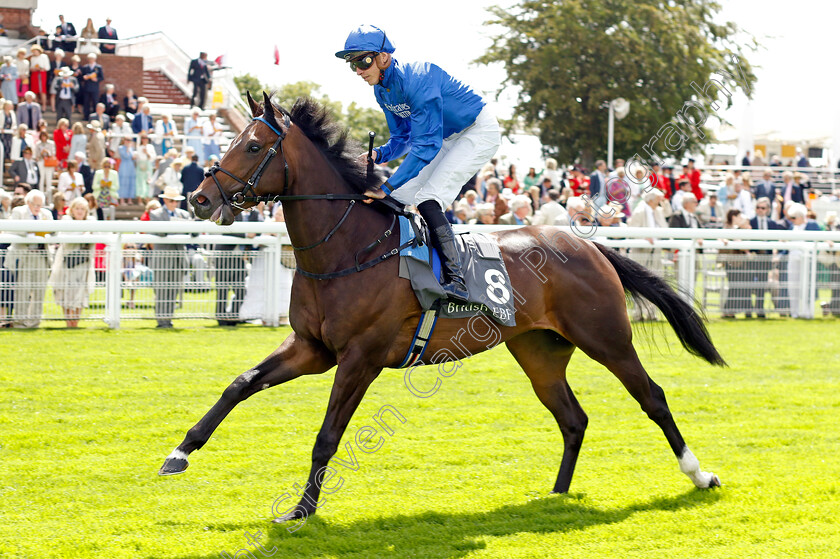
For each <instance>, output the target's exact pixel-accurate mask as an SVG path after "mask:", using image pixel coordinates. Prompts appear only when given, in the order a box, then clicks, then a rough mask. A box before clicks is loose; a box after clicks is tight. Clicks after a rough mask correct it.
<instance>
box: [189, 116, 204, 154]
mask: <svg viewBox="0 0 840 559" xmlns="http://www.w3.org/2000/svg"><path fill="white" fill-rule="evenodd" d="M200 114H201V112H200V111H199V110H198V107H193V109H192V112H191V113H190V117H189V118H187V119H184V134H186V136H187V145H188V146H190V147H192V148H193V149H194V150H195V153H196V154H198V155H199V156H202V157H203V156H204V147H203V145H202V143H201V133H202V125H203V124H204V120H203V119H202V118H201V117H200Z"/></svg>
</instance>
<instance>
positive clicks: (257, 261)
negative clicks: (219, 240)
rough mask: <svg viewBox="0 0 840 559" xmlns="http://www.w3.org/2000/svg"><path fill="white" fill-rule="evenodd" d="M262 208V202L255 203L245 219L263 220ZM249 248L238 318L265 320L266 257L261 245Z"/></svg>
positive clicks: (251, 237) (247, 234) (251, 220)
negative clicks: (243, 294) (249, 261)
mask: <svg viewBox="0 0 840 559" xmlns="http://www.w3.org/2000/svg"><path fill="white" fill-rule="evenodd" d="M264 208H265V203H264V202H260V203H259V204H257V206H255V207H254V208H252V209H251V211H250V212H247V214H246V216H245V221H249V222H252V223H254V222H261V221H265V214H263V210H264ZM245 236H246V237H247V238H249V239H253V238H255V237H256V236H257V234H256V233H246V234H245ZM249 248H250V250H251V270H250V272H249V273H248V277H247V279H246V280H245V299H244V300H243V301H242V306H241V307H240V308H239V320H240V321H246V320H257V321H261V320H265V268H266V257H265V251H264V250H262V249H263V247H262V246H261V245H251V246H250V247H249Z"/></svg>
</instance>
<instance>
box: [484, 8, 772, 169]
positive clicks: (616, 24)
mask: <svg viewBox="0 0 840 559" xmlns="http://www.w3.org/2000/svg"><path fill="white" fill-rule="evenodd" d="M719 10H720V5H719V4H718V3H717V2H714V1H708V0H670V1H656V0H632V1H630V0H586V1H584V0H558V1H554V2H551V1H538V0H526V1H524V2H522V3H521V4H520V5H518V6H516V7H513V8H511V9H510V11H508V10H505V9H502V8H500V7H498V6H495V7H492V8H489V11H490V12H491V14H492V15H493V19H492V20H491V21H488V22H487V24H488V25H499V26H502V27H503V28H504V31H503V32H501V33H500V34H498V35H496V36H495V37H493V44H492V45H491V47H490V49H489V50H488V51H487V52H486V53H485V54H484V56H482V57H480V58H479V59H478V60H477V61H478V62H481V63H484V64H491V63H499V62H500V63H503V64H504V65H505V70H506V73H507V77H506V78H505V80H504V82H503V83H502V84H501V86H502V89H503V88H504V87H506V86H510V85H513V86H517V87H518V88H519V95H518V99H517V104H516V107H515V109H514V116H515V117H516V118H515V121H518V122H519V123H520V125H524V126H526V127H529V128H531V127H535V128H536V129H538V130H539V137H540V140H541V141H542V143H543V145H544V146H546V148H547V151H548V152H549V154H550V155H554V156H556V157H558V158H561V160H563V161H569V162H571V161H576V160H581V161H582V162H583V164H584V165H585V166H587V167H590V168H591V166H592V162H593V160H594V159H595V158H596V157H601V158H605V157H604V155H605V153H606V144H607V141H606V139H607V118H608V112H607V110H606V109H604V108H603V107H604V104H605V103H608V102H609V101H610V100H612V99H616V98H618V97H623V98H625V99H627V100H628V101H630V106H631V112H630V115H629V116H628V118H626V119H624V120H622V121H616V126H615V152H616V153H617V154H620V155H621V156H622V157H624V158H627V157H629V156H631V155H632V154H634V153H639V154H640V155H642V157H643V158H644V159H656V158H657V156H662V155H665V154H667V155H670V156H672V157H680V156H682V154H683V153H685V151H687V150H692V149H696V148H698V147H700V146H702V145H704V144H705V143H707V142H708V141H709V140H710V139H711V138H710V132H709V130H708V128H707V127H706V126H704V123H705V122H706V118H707V117H709V116H711V115H714V114H715V111H716V110H717V109H719V108H720V105H719V104H718V103H717V102H716V100H715V99H714V97H715V93H714V92H713V91H715V92H716V91H717V89H716V88H715V87H710V88H708V89H707V90H706V93H705V94H704V93H703V90H704V87H705V86H706V84H707V83H710V82H709V80H710V79H715V80H717V81H718V82H719V83H720V84H721V85H723V86H725V87H726V90H725V91H726V92H728V93H729V95H728V96H727V95H726V94H724V93H721V94H720V99H721V100H725V102H726V106H730V105H731V103H732V101H731V94H732V93H734V88H736V87H737V88H740V89H742V90H743V91H744V92H745V93H747V94H748V95H749V93H750V92H751V90H752V86H753V84H754V83H755V76H754V75H753V73H752V68H751V66H750V64H749V62H748V61H747V59H746V57H745V56H744V55H743V50H744V48H742V46H741V45H739V44H737V43H736V42H735V36H736V34H738V33H739V32H740V30H739V28H738V26H737V25H735V24H734V23H731V22H728V23H723V24H718V23H715V21H714V19H715V15H716V13H717V12H718V11H719ZM751 41H752V44H751V45H750V46H749V47H747V49H752V50H754V49H755V47H756V46H757V43H756V42H755V40H754V39H751ZM713 74H714V75H713ZM499 91H500V92H501V89H500V90H499ZM680 114H682V117H680ZM704 117H705V118H704ZM677 122H680V123H681V124H682V125H681V126H680V127H679V132H673V131H671V130H670V128H673V126H669V123H671V124H676V123H677ZM669 132H672V133H670V135H668V134H669ZM663 134H666V135H663ZM645 147H647V148H648V150H647V151H649V152H650V155H649V156H647V157H645V155H644V153H643V152H644V151H645V150H644V148H645Z"/></svg>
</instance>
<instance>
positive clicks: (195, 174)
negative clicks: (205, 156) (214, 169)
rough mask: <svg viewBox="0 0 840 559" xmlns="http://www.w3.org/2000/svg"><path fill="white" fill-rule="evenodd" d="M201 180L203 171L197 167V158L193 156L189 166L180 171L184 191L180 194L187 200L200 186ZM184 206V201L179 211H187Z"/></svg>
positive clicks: (185, 202) (185, 204) (185, 203)
mask: <svg viewBox="0 0 840 559" xmlns="http://www.w3.org/2000/svg"><path fill="white" fill-rule="evenodd" d="M203 180H204V169H203V168H202V167H200V166H199V165H198V156H197V155H193V156H192V161H190V164H189V165H187V166H186V167H184V168H183V169H182V170H181V183H183V185H184V189H183V190H182V191H181V194H183V195H184V196H185V197H186V198H187V199H189V197H190V194H192V193H193V192H195V190H196V189H197V188H198V185H199V184H201V181H203ZM186 206H187V201H186V200H184V201H183V202H181V209H184V210H186V209H188V208H187V207H186Z"/></svg>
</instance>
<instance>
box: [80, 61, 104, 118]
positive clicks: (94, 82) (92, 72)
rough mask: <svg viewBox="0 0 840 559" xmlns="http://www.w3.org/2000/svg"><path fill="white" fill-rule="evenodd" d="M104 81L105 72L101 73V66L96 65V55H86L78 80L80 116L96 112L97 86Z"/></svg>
mask: <svg viewBox="0 0 840 559" xmlns="http://www.w3.org/2000/svg"><path fill="white" fill-rule="evenodd" d="M103 46H104V45H103ZM104 80H105V72H103V71H102V66H100V65H99V64H97V63H96V54H94V53H90V54H88V55H87V64H85V65H84V66H82V68H81V75H80V79H79V81H80V82H81V84H82V85H81V88H82V107H83V108H82V114H83V115H85V117H87V116H88V115H90V114H91V113H93V112H94V111H95V110H96V103H97V102H98V101H99V84H100V83H102V82H103V81H104ZM86 120H87V119H86Z"/></svg>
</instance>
